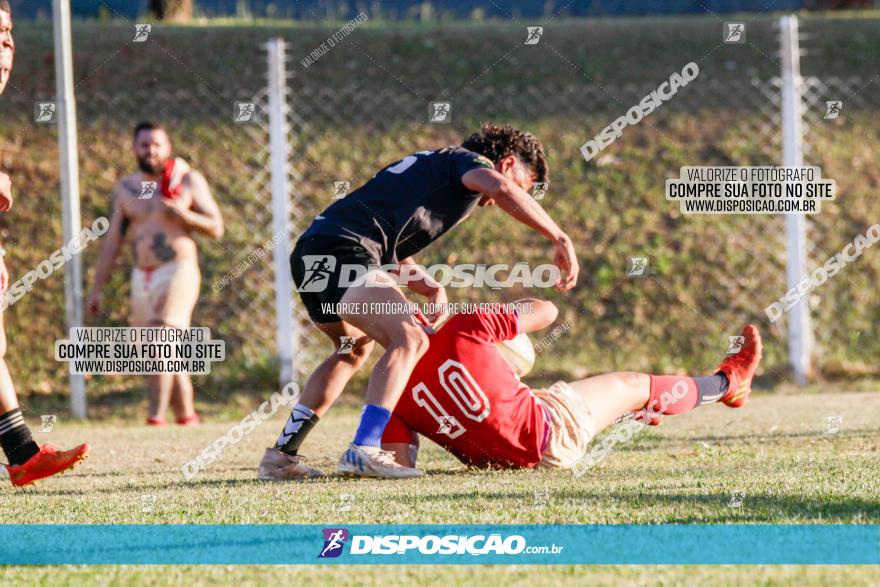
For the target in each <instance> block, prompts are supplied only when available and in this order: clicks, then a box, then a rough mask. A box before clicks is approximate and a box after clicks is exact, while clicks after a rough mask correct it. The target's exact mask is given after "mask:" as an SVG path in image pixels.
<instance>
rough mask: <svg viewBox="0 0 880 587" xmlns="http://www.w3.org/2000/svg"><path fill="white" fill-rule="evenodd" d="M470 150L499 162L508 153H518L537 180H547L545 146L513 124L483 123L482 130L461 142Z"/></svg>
mask: <svg viewBox="0 0 880 587" xmlns="http://www.w3.org/2000/svg"><path fill="white" fill-rule="evenodd" d="M461 146H462V147H464V148H465V149H467V150H468V151H473V152H474V153H479V154H480V155H484V156H486V157H488V158H489V159H491V160H492V162H493V163H494V162H497V161H499V160H501V159H504V158H505V157H507V156H508V155H516V156H517V157H519V159H520V161H522V162H523V163H525V164H526V165H528V166H529V167H530V168H531V170H532V174H533V175H534V176H535V181H547V159H546V157H544V147H543V146H542V145H541V141H539V140H538V139H537V138H535V135H533V134H532V133H529V132H523V131H521V130H517V129H515V128H513V127H512V126H508V125H505V126H498V125H495V124H488V123H487V124H483V126H482V127H481V128H480V132H475V133H474V134H472V135H471V136H469V137H468V138H467V140H466V141H465V142H463V143H462V144H461Z"/></svg>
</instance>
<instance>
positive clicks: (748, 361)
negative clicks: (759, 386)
mask: <svg viewBox="0 0 880 587" xmlns="http://www.w3.org/2000/svg"><path fill="white" fill-rule="evenodd" d="M740 336H742V337H743V338H745V340H744V341H743V344H742V348H740V350H739V352H738V353H736V354H734V355H728V356H727V357H725V359H724V360H723V361H721V365H719V366H718V371H716V373H717V372H721V373H724V374H725V375H727V381H728V383H727V393H725V394H724V395H723V396H721V401H722V402H724V404H725V405H727V406H730V407H731V408H741V407H743V406H744V405H745V404H746V402H747V401H748V400H749V394H750V393H752V377H754V376H755V371H756V370H757V369H758V363H760V362H761V353H762V349H763V345H762V344H761V333H760V332H758V327H757V326H755V325H754V324H746V325H745V326H743V329H742V331H741V332H740Z"/></svg>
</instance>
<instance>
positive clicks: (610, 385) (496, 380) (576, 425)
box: [382, 299, 761, 468]
mask: <svg viewBox="0 0 880 587" xmlns="http://www.w3.org/2000/svg"><path fill="white" fill-rule="evenodd" d="M556 315H557V309H556V306H554V305H553V303H551V302H548V301H542V300H536V299H527V300H522V301H519V302H516V303H515V304H510V305H501V304H498V305H496V307H494V308H489V309H488V310H482V309H481V310H480V311H477V312H474V313H460V314H457V315H455V316H453V317H452V318H451V319H449V321H448V322H446V324H444V325H443V327H442V328H440V329H439V330H438V331H437V332H436V333H434V334H431V335H429V339H430V344H429V347H428V350H427V352H426V353H425V354H424V355H423V356H422V357H421V359H420V360H419V362H418V363H417V364H416V368H415V370H414V371H413V374H412V376H411V377H410V379H409V382H408V383H407V386H406V389H405V391H404V393H403V395H402V396H401V398H400V401H399V402H398V403H397V406H396V407H395V409H394V411H393V413H392V416H391V421H390V422H389V423H388V426H387V427H386V428H385V432H384V434H383V437H382V448H383V449H384V450H387V451H389V452H393V453H394V454H395V459H396V460H397V461H398V462H399V463H401V464H402V465H404V466H407V467H413V466H415V459H416V453H417V450H418V435H419V434H421V435H423V436H426V437H428V438H430V439H431V440H433V441H434V442H436V443H437V444H439V445H440V446H442V447H443V448H444V449H446V450H447V451H449V452H451V453H452V454H453V455H455V456H456V457H457V458H458V459H459V460H460V461H462V462H463V463H465V464H467V465H469V466H472V467H478V468H529V467H536V466H544V467H554V468H571V467H574V466H575V465H576V464H577V463H578V461H579V460H580V459H581V458H582V457H583V456H584V455H585V453H586V450H587V447H588V445H589V443H590V441H591V440H592V439H593V438H594V437H595V435H596V434H597V433H598V432H600V431H601V430H602V429H603V428H605V427H606V426H608V425H609V424H612V423H613V422H615V421H616V420H617V419H618V418H620V417H622V416H624V415H626V414H628V413H630V412H636V413H637V416H636V417H637V418H640V419H641V420H643V421H645V422H647V423H652V424H657V423H659V420H660V418H661V417H662V415H664V414H681V413H683V412H687V411H690V410H692V409H694V408H695V407H698V406H701V405H706V404H710V403H716V402H719V401H720V402H722V403H724V404H726V405H728V406H730V407H736V408H738V407H741V406H742V405H743V404H745V402H746V401H747V400H748V397H749V393H750V392H751V383H752V377H753V376H754V374H755V370H756V369H757V367H758V363H759V362H760V360H761V336H760V334H759V333H758V329H757V328H756V327H755V326H753V325H748V326H745V327H744V328H743V329H742V332H741V334H742V337H743V340H742V347H741V348H740V349H739V352H737V353H736V354H730V355H728V356H727V357H726V358H725V359H724V360H723V361H722V362H721V364H720V366H719V367H718V369H717V370H716V371H715V373H714V374H713V375H710V376H708V377H686V376H678V375H648V374H644V373H632V372H621V373H608V374H604V375H598V376H596V377H590V378H587V379H581V380H578V381H572V382H568V383H566V382H561V381H560V382H557V383H555V384H553V385H552V386H551V387H550V388H549V389H530V388H529V387H528V386H527V385H526V384H524V383H523V382H522V381H520V379H519V377H518V376H517V375H516V373H514V369H513V367H512V366H511V364H510V363H508V362H507V361H506V360H505V359H504V358H503V357H502V355H501V353H500V352H499V349H498V346H497V344H498V343H500V342H502V341H508V340H512V339H514V338H515V337H517V336H518V335H519V334H521V333H528V332H534V331H536V330H540V329H542V328H545V327H546V326H549V325H550V324H551V323H553V321H554V320H555V319H556Z"/></svg>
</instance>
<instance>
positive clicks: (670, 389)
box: [645, 375, 699, 414]
mask: <svg viewBox="0 0 880 587" xmlns="http://www.w3.org/2000/svg"><path fill="white" fill-rule="evenodd" d="M698 402H699V393H698V391H697V382H696V381H694V379H693V378H692V377H686V376H681V375H651V395H650V396H649V397H648V403H647V404H645V409H646V410H648V411H649V412H653V413H655V414H683V413H685V412H690V411H691V410H693V409H694V408H695V407H697V403H698Z"/></svg>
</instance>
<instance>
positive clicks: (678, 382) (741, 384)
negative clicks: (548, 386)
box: [569, 324, 762, 432]
mask: <svg viewBox="0 0 880 587" xmlns="http://www.w3.org/2000/svg"><path fill="white" fill-rule="evenodd" d="M740 334H741V336H742V337H743V341H744V342H743V346H742V348H741V349H740V351H739V352H737V353H736V354H731V355H728V356H727V357H725V359H724V360H723V361H722V362H721V365H720V366H719V368H718V370H717V371H716V372H715V374H713V375H710V376H706V377H687V376H684V375H647V374H645V373H632V372H622V373H608V374H605V375H598V376H596V377H590V378H588V379H581V380H579V381H573V382H571V383H569V385H570V387H571V388H572V389H573V390H574V391H575V393H577V394H578V396H579V397H580V399H581V400H582V401H583V403H584V404H586V407H587V408H588V409H589V411H590V414H591V417H592V419H593V423H594V424H595V427H596V432H599V431H601V430H602V429H603V428H605V427H607V426H608V425H610V424H611V423H613V422H614V421H615V420H617V419H618V418H620V417H621V416H623V415H625V414H627V413H629V412H634V411H638V412H640V415H639V417H640V419H642V420H644V421H646V422H647V423H654V424H656V423H658V422H659V418H660V416H661V415H663V414H682V413H684V412H688V411H690V410H692V409H694V408H696V407H698V406H702V405H706V404H711V403H717V402H723V403H724V404H726V405H728V406H730V407H740V406H742V405H743V404H744V403H745V401H746V400H747V399H748V396H749V394H750V393H751V384H752V378H753V377H754V375H755V371H756V370H757V368H758V364H759V363H760V361H761V355H762V343H761V335H760V333H759V332H758V329H757V328H756V327H755V326H753V325H751V324H749V325H747V326H745V327H743V329H742V332H741V333H740Z"/></svg>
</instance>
